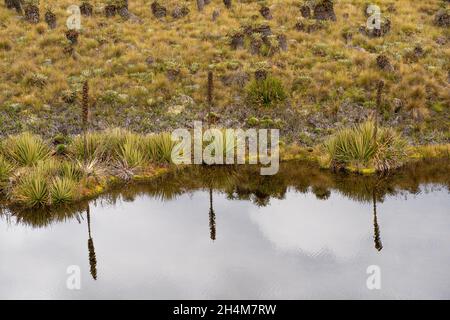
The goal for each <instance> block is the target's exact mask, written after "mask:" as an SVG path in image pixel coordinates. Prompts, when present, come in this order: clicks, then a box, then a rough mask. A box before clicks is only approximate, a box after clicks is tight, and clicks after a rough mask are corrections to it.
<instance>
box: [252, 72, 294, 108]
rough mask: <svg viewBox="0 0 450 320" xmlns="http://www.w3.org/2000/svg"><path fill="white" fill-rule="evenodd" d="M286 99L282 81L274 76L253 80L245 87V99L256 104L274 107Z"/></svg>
mask: <svg viewBox="0 0 450 320" xmlns="http://www.w3.org/2000/svg"><path fill="white" fill-rule="evenodd" d="M286 99H287V94H286V91H285V89H284V87H283V83H282V82H281V81H280V80H279V79H276V78H274V77H267V78H266V79H264V80H254V81H252V82H251V83H250V84H249V85H248V87H247V100H248V101H249V102H250V103H251V104H253V105H257V106H263V107H266V108H269V107H274V106H276V105H278V104H279V103H282V102H283V101H285V100H286Z"/></svg>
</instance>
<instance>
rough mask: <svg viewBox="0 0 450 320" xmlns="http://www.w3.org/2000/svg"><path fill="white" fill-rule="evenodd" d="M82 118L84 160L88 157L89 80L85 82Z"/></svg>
mask: <svg viewBox="0 0 450 320" xmlns="http://www.w3.org/2000/svg"><path fill="white" fill-rule="evenodd" d="M82 118H83V120H82V121H83V135H84V160H85V161H86V160H87V159H86V157H87V131H88V128H89V83H88V81H87V80H85V81H84V83H83V98H82Z"/></svg>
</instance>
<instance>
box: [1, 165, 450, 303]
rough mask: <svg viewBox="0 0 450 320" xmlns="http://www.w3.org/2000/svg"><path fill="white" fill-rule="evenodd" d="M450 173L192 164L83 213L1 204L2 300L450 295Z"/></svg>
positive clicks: (83, 206) (442, 168) (436, 168)
mask: <svg viewBox="0 0 450 320" xmlns="http://www.w3.org/2000/svg"><path fill="white" fill-rule="evenodd" d="M449 169H450V164H449V163H448V161H441V162H432V163H428V164H423V163H421V164H414V163H413V164H410V165H408V166H406V167H405V168H403V169H401V170H399V171H397V172H396V173H393V174H391V175H389V176H383V177H381V176H380V177H375V176H371V177H365V176H357V175H352V174H333V173H330V172H329V171H327V170H319V169H317V168H314V167H313V166H311V165H308V164H304V163H297V162H291V163H282V164H281V166H280V172H279V173H278V174H277V175H275V176H264V177H263V176H260V175H258V173H259V171H258V168H257V167H252V166H246V167H238V168H234V167H232V168H230V167H227V168H208V167H207V168H204V167H203V168H201V167H198V166H195V167H194V166H192V167H189V168H187V169H183V170H178V171H175V172H171V173H169V174H167V175H166V176H163V177H160V178H158V179H156V180H155V181H153V182H150V183H145V184H140V185H133V186H132V185H127V186H122V187H120V188H118V189H117V190H113V191H112V192H111V193H109V194H107V195H104V196H102V197H101V198H99V199H96V200H94V201H90V202H85V203H80V204H77V205H76V206H73V207H67V208H60V209H52V211H36V210H35V211H18V210H16V209H13V208H6V207H4V208H3V209H2V212H1V215H0V256H1V257H2V259H1V263H0V298H2V299H15V298H16V299H106V298H110V299H131V298H135V299H323V298H330V299H341V298H354V299H361V298H368V299H383V298H387V299H412V298H424V299H431V298H437V299H449V298H450V271H449V269H448V266H449V265H450V250H448V244H449V240H448V239H450V210H449V208H450V197H449V188H450V176H449V172H450V170H449ZM70 266H78V267H79V270H80V289H79V290H70V289H69V288H68V287H67V279H68V277H70V274H68V273H67V270H68V268H69V267H70ZM370 266H377V267H379V270H380V275H381V280H380V283H381V288H380V289H373V290H370V289H369V288H368V287H367V285H366V282H367V279H368V277H369V276H370V274H368V273H367V269H368V267H370Z"/></svg>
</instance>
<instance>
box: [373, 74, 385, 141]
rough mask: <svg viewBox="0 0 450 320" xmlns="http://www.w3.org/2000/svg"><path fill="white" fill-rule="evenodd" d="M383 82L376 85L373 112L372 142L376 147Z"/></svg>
mask: <svg viewBox="0 0 450 320" xmlns="http://www.w3.org/2000/svg"><path fill="white" fill-rule="evenodd" d="M383 87H384V81H383V80H380V81H379V82H378V84H377V105H376V110H375V119H374V121H375V128H374V130H373V140H374V143H375V145H376V143H377V134H378V114H379V113H380V110H381V94H382V93H383Z"/></svg>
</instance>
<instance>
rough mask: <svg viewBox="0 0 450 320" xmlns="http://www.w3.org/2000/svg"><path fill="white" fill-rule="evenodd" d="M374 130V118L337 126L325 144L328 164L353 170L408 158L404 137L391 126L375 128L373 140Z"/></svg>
mask: <svg viewBox="0 0 450 320" xmlns="http://www.w3.org/2000/svg"><path fill="white" fill-rule="evenodd" d="M376 130H377V129H376V126H375V123H374V122H373V121H367V122H364V123H362V124H359V125H356V126H354V127H352V128H346V129H341V130H339V131H338V132H337V133H336V134H335V135H334V136H332V137H331V138H329V139H328V140H327V141H326V142H325V144H324V147H325V151H326V154H327V157H328V158H327V161H328V165H329V166H330V167H331V168H333V169H343V168H346V169H350V170H356V171H360V170H363V169H367V168H374V169H375V170H377V171H387V170H390V169H394V168H397V167H400V166H402V165H403V163H404V162H405V160H406V158H407V151H406V148H407V144H406V141H405V140H403V139H402V137H401V136H400V135H399V134H398V133H396V132H395V131H394V130H393V129H391V128H378V130H377V135H376V140H375V139H374V137H375V132H376Z"/></svg>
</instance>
